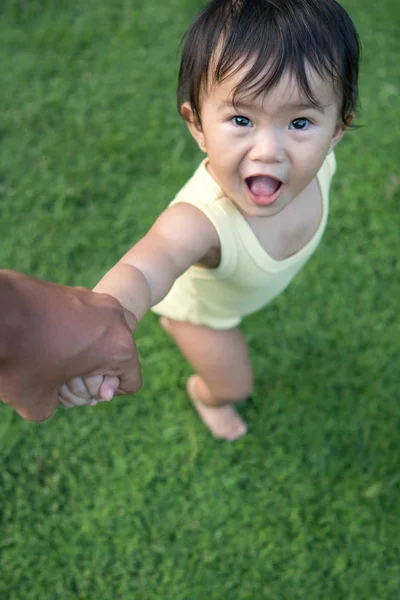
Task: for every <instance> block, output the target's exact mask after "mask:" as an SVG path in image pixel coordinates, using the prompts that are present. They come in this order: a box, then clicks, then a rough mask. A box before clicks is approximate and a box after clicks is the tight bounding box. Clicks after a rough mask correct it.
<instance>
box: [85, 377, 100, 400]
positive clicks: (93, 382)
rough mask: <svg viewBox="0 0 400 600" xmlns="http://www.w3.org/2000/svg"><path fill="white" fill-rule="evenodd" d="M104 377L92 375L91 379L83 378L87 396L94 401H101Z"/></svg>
mask: <svg viewBox="0 0 400 600" xmlns="http://www.w3.org/2000/svg"><path fill="white" fill-rule="evenodd" d="M103 379H104V378H103V375H92V376H90V377H83V378H82V381H83V384H84V385H85V386H86V388H85V389H86V390H87V394H88V397H89V398H92V400H99V399H100V386H101V384H102V381H103Z"/></svg>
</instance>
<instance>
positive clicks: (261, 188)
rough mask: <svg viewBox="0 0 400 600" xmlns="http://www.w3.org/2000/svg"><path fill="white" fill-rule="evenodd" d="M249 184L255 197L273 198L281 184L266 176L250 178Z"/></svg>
mask: <svg viewBox="0 0 400 600" xmlns="http://www.w3.org/2000/svg"><path fill="white" fill-rule="evenodd" d="M248 184H249V188H250V190H251V191H252V192H253V194H254V195H255V196H272V194H275V192H276V190H277V189H278V187H279V185H280V182H279V181H277V180H276V179H272V177H267V176H266V175H257V176H256V177H249V179H248Z"/></svg>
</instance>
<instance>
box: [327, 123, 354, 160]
mask: <svg viewBox="0 0 400 600" xmlns="http://www.w3.org/2000/svg"><path fill="white" fill-rule="evenodd" d="M353 119H354V115H349V116H348V117H347V118H346V123H338V124H337V126H336V129H335V131H334V133H333V136H332V139H331V143H330V146H329V152H332V150H333V149H334V147H335V146H336V145H337V144H338V143H339V142H340V140H341V139H342V137H343V134H344V132H345V131H346V129H348V128H349V127H350V125H351V122H352V120H353Z"/></svg>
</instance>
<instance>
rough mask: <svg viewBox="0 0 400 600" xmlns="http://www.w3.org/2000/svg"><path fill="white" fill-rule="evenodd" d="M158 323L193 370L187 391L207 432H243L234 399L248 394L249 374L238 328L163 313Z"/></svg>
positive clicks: (237, 434) (224, 434) (235, 434)
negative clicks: (221, 327) (176, 318)
mask: <svg viewBox="0 0 400 600" xmlns="http://www.w3.org/2000/svg"><path fill="white" fill-rule="evenodd" d="M160 323H161V326H162V327H163V328H164V329H165V330H166V331H167V332H168V333H169V334H170V335H171V336H172V337H173V338H174V340H175V341H176V343H177V344H178V346H179V347H180V349H181V351H182V353H183V355H184V356H185V357H186V358H187V360H188V361H189V362H190V364H191V365H192V367H193V368H194V370H195V372H196V374H195V375H192V377H190V378H189V379H188V382H187V391H188V394H189V396H190V397H191V399H192V401H193V404H194V406H195V408H196V410H197V412H198V413H199V415H200V417H201V418H202V420H203V422H204V423H205V425H207V427H208V428H209V429H210V431H211V433H212V434H213V435H214V436H216V437H219V438H223V439H226V440H234V439H237V438H238V437H240V436H242V435H244V434H245V433H246V431H247V427H246V424H245V423H244V421H243V419H242V418H241V417H240V416H239V414H238V413H237V411H236V409H235V407H234V403H235V402H239V401H241V400H244V399H245V398H247V396H248V395H249V394H250V392H251V388H252V382H253V377H252V369H251V365H250V361H249V356H248V351H247V344H246V342H245V340H244V338H243V334H242V332H241V331H240V329H238V328H234V329H228V330H222V331H221V330H216V329H211V328H210V327H205V326H203V325H193V324H192V323H186V322H183V321H173V320H172V319H166V318H165V317H162V318H161V319H160Z"/></svg>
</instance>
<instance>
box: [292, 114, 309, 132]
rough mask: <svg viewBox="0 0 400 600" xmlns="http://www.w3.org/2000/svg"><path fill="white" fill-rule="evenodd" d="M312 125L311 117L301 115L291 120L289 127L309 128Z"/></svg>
mask: <svg viewBox="0 0 400 600" xmlns="http://www.w3.org/2000/svg"><path fill="white" fill-rule="evenodd" d="M310 125H311V121H310V119H306V118H305V117H300V118H299V119H293V121H291V122H290V125H289V129H297V130H302V129H307V128H308V127H309V126H310Z"/></svg>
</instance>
